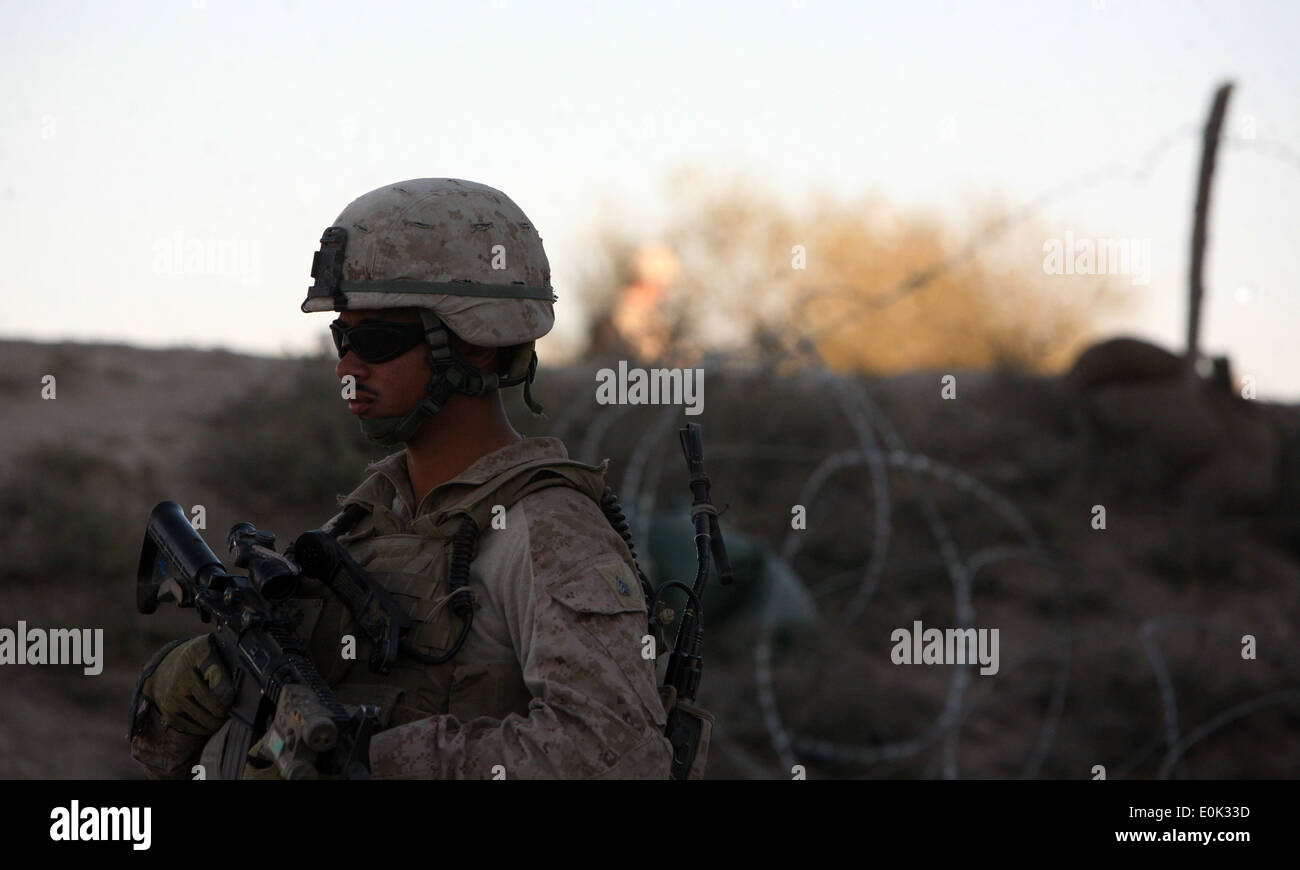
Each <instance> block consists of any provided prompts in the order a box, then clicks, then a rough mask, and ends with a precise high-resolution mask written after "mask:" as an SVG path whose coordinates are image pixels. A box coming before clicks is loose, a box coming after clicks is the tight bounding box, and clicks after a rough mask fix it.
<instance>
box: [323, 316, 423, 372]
mask: <svg viewBox="0 0 1300 870" xmlns="http://www.w3.org/2000/svg"><path fill="white" fill-rule="evenodd" d="M330 335H331V336H332V337H333V338H334V349H335V350H337V351H338V352H339V359H343V355H344V354H346V353H347V352H348V351H349V350H351V351H352V352H353V353H355V354H356V355H357V357H358V358H359V359H360V360H361V361H362V362H367V363H381V362H388V361H389V360H390V359H395V358H397V357H399V356H401V355H402V354H404V353H406V352H407V351H408V350H410V349H411V348H413V347H415V346H416V345H418V344H420V343H421V342H423V341H424V327H423V326H421V325H420V324H418V323H394V322H392V321H391V320H363V321H361V322H360V323H358V324H356V325H355V326H348V325H347V324H346V323H344V322H343V321H342V320H336V321H334V322H333V323H331V324H330Z"/></svg>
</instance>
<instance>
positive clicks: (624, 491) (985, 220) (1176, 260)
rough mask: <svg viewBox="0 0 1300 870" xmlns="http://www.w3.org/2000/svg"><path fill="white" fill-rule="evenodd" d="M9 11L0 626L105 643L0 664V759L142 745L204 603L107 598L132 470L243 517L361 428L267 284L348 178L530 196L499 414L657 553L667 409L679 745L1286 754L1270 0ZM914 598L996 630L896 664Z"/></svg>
mask: <svg viewBox="0 0 1300 870" xmlns="http://www.w3.org/2000/svg"><path fill="white" fill-rule="evenodd" d="M4 16H5V25H6V26H5V27H4V28H3V29H2V31H3V32H0V46H3V49H4V51H3V52H2V53H0V69H3V71H4V74H5V77H6V80H7V81H10V82H11V83H13V85H14V86H13V87H11V88H10V89H9V92H8V94H7V96H6V98H5V99H3V100H0V149H2V150H0V153H2V154H3V157H4V159H3V161H0V251H3V253H4V255H5V256H4V262H5V263H6V268H5V270H4V276H3V278H0V281H3V282H4V287H5V294H4V299H5V303H6V304H5V306H4V313H3V314H2V315H0V396H3V398H4V400H5V401H4V404H3V407H4V411H3V412H2V413H0V440H2V443H4V444H5V446H6V449H5V450H4V451H3V453H0V628H3V627H7V628H13V627H15V625H16V623H17V621H18V620H25V621H26V622H27V623H28V625H31V626H47V627H102V628H104V630H105V635H106V644H107V650H106V658H105V669H104V672H103V674H102V675H100V676H97V677H87V676H84V675H82V673H81V669H80V668H75V667H62V666H59V667H55V666H45V667H40V666H30V667H19V666H3V667H0V703H3V704H4V706H5V709H6V711H7V713H6V715H5V716H4V717H0V776H4V777H89V778H99V777H130V776H138V775H140V773H139V769H138V768H137V767H136V766H135V765H134V763H133V762H132V761H131V760H130V758H129V755H128V753H127V747H126V743H125V740H124V739H123V734H124V732H125V728H126V715H127V706H128V700H129V697H130V692H131V689H132V687H133V685H134V680H135V674H136V673H137V672H138V669H139V667H140V665H141V664H142V663H143V662H144V661H145V660H146V659H147V658H148V656H149V654H150V653H151V652H152V651H153V650H154V649H156V648H157V647H159V646H161V645H162V644H163V643H164V642H166V641H167V640H168V639H170V638H173V637H179V636H184V635H190V634H194V633H197V628H198V623H197V621H196V620H194V618H193V613H192V612H184V613H165V614H160V615H156V616H152V617H143V616H140V615H138V614H136V613H135V612H134V598H133V588H132V584H133V580H134V568H135V561H136V559H137V557H138V553H139V544H140V539H141V535H142V533H143V529H144V524H145V521H146V519H147V516H148V511H149V509H150V508H151V507H152V506H153V505H154V504H155V503H157V502H158V501H160V500H163V499H172V500H176V501H178V502H180V503H182V504H183V505H185V506H186V507H187V508H188V507H190V506H193V505H203V506H204V508H205V511H206V518H207V530H206V531H205V535H206V537H207V539H208V542H209V544H210V545H211V546H213V548H214V549H217V550H218V551H220V550H221V549H222V545H223V540H224V536H225V532H226V530H227V529H228V528H229V527H230V525H231V524H233V523H235V522H237V521H241V520H249V521H252V522H254V523H255V524H257V525H258V526H259V527H264V528H269V529H271V530H274V531H276V532H278V533H279V534H280V536H281V542H282V543H283V542H285V541H287V540H291V539H292V537H293V536H294V535H296V534H297V532H298V531H301V530H303V529H306V528H312V527H315V526H317V525H319V524H320V523H321V522H323V521H324V520H325V519H327V518H328V517H329V516H330V515H331V514H332V513H333V512H334V510H333V509H334V496H335V495H337V494H339V493H342V492H347V491H349V490H351V489H352V488H353V487H354V486H355V485H356V483H357V482H358V481H359V480H360V478H361V475H362V470H363V467H364V464H365V463H366V462H367V461H368V460H370V459H374V458H378V457H380V456H382V455H383V454H384V453H385V452H387V451H385V450H383V449H382V448H375V447H373V446H372V445H370V444H368V443H367V442H366V441H365V439H364V438H362V436H361V435H360V433H359V431H358V430H357V428H356V425H355V422H354V421H352V420H351V419H350V417H349V415H348V414H347V412H346V408H345V407H344V406H343V405H342V403H341V402H340V401H339V400H338V399H337V396H338V392H337V384H336V383H335V381H334V378H333V360H332V359H331V356H332V353H331V352H328V350H327V344H328V338H327V323H328V321H329V319H330V318H329V317H326V316H324V315H316V316H309V315H304V314H301V313H300V312H299V310H298V306H299V304H300V303H301V301H302V299H303V297H304V296H305V290H306V287H307V285H308V284H309V283H310V276H309V271H310V262H311V254H312V253H313V252H314V251H315V250H316V249H317V247H318V244H319V238H320V234H321V231H322V229H323V228H324V227H326V226H328V225H330V223H332V221H333V219H334V217H335V216H336V215H337V214H338V213H339V212H340V211H341V210H342V209H343V207H344V206H345V205H346V204H347V203H348V202H349V201H351V200H352V199H353V198H355V197H357V196H359V195H361V194H362V193H365V192H367V191H369V190H372V189H374V188H376V187H379V186H381V185H384V184H387V183H390V182H394V181H399V180H403V179H407V178H416V177H426V176H447V177H456V178H465V179H470V180H474V181H479V182H482V183H486V184H490V185H492V186H494V187H497V188H499V189H501V190H503V191H504V192H506V193H507V194H508V195H509V196H510V197H511V198H512V199H514V200H515V201H516V202H517V203H518V204H519V205H520V206H521V207H522V208H523V209H524V211H525V212H526V213H527V214H528V215H529V217H530V218H531V219H532V220H533V221H534V223H535V224H536V225H537V226H538V227H539V228H540V229H541V232H542V236H543V238H544V240H545V244H546V249H547V252H548V254H549V257H550V261H551V267H552V282H553V285H554V287H555V291H556V294H557V296H558V297H559V300H558V302H557V303H556V316H557V323H556V328H555V330H554V331H553V332H552V334H551V335H549V336H548V337H547V338H545V339H544V340H543V341H542V342H541V343H540V344H539V355H540V357H541V369H540V373H539V376H538V380H537V384H536V395H537V397H538V398H539V399H540V400H541V401H542V403H543V404H544V405H545V406H546V408H547V414H546V416H545V417H543V418H541V419H536V418H532V417H531V416H530V415H529V414H528V412H527V410H526V409H525V408H524V407H523V405H522V402H520V401H519V398H518V396H517V395H515V394H514V391H512V392H511V393H510V394H509V402H508V403H509V405H510V408H511V416H512V419H513V420H514V421H515V425H516V428H518V429H519V430H520V431H521V432H524V433H525V434H528V435H545V434H551V435H558V436H560V437H562V438H563V439H564V440H565V442H566V444H567V445H568V448H569V451H570V455H571V456H573V457H574V458H577V459H581V460H584V461H599V460H600V459H603V458H606V457H608V458H610V459H611V472H610V477H609V482H610V483H611V484H612V485H613V486H614V487H615V489H616V490H617V491H618V492H619V494H620V497H621V499H622V501H623V503H624V505H625V506H626V507H627V509H628V512H629V514H630V515H631V517H632V520H633V531H634V534H635V535H636V538H637V540H638V542H639V545H640V550H641V551H642V553H643V554H644V558H643V563H644V565H645V567H647V568H648V569H649V572H650V574H651V576H652V577H653V578H655V579H656V580H664V579H688V578H689V576H690V575H691V574H692V573H693V565H692V562H691V553H692V548H691V530H690V524H689V511H688V507H687V499H688V495H689V493H688V490H687V486H686V475H685V467H684V463H683V460H682V457H681V455H680V449H679V447H678V445H677V436H676V434H675V430H676V429H677V428H679V427H680V426H681V425H683V424H684V423H686V422H699V423H701V424H702V425H703V427H704V436H705V456H706V460H707V462H708V465H709V469H710V473H711V476H712V478H713V490H714V497H715V501H716V502H717V503H718V504H719V505H727V507H726V510H725V512H724V515H723V517H722V525H723V528H724V530H725V532H726V533H727V540H728V545H729V547H730V548H731V551H732V557H733V561H734V563H735V567H736V569H737V573H738V574H739V575H741V576H742V578H743V579H742V580H741V582H739V583H737V584H735V585H733V586H729V587H722V586H719V585H711V586H710V588H709V591H708V593H707V594H706V597H705V609H706V613H707V614H708V623H707V625H708V634H707V635H706V648H705V650H706V657H705V676H704V682H703V688H702V691H701V695H700V700H701V702H702V703H703V704H704V705H705V706H706V707H709V708H711V709H712V710H713V711H714V712H715V714H716V715H717V717H718V723H717V726H716V728H715V731H714V738H713V745H712V747H711V751H710V764H709V774H710V776H715V777H723V778H788V777H789V776H791V770H792V768H794V767H795V766H802V767H803V768H804V770H805V772H806V775H808V776H809V777H819V778H885V777H906V778H1013V777H1027V778H1036V777H1043V778H1095V777H1097V776H1098V773H1097V768H1098V767H1101V768H1104V775H1105V776H1107V777H1109V778H1170V777H1172V778H1229V777H1248V778H1253V777H1294V776H1296V775H1297V774H1298V773H1300V727H1298V726H1300V685H1298V683H1297V679H1298V677H1300V659H1298V654H1297V650H1298V649H1300V647H1298V646H1297V644H1296V632H1297V623H1298V621H1300V410H1298V409H1297V405H1296V402H1297V400H1298V399H1300V365H1297V363H1300V352H1298V351H1297V350H1296V347H1295V342H1294V338H1293V335H1294V331H1295V328H1296V326H1297V324H1300V301H1298V300H1300V297H1298V296H1297V294H1296V292H1294V291H1295V287H1296V284H1297V278H1298V277H1300V246H1297V245H1296V244H1295V242H1296V238H1297V229H1300V112H1298V111H1297V106H1300V65H1298V64H1297V62H1296V61H1295V59H1294V55H1295V52H1294V50H1293V46H1291V45H1290V42H1292V41H1293V36H1294V34H1295V33H1297V32H1300V9H1298V8H1297V7H1296V6H1295V5H1294V4H1287V3H1283V2H1276V3H1226V2H1223V3H1213V2H1201V3H1192V2H1188V3H1173V2H1170V3H1158V2H1149V3H1136V2H1121V0H1082V2H1080V0H1074V2H1052V3H1027V2H1026V3H1014V2H999V3H995V4H976V5H970V4H957V3H952V4H946V3H913V4H898V5H895V4H888V5H887V4H863V5H859V4H850V3H830V2H818V0H784V2H775V0H773V2H763V3H748V4H740V3H736V4H723V3H716V4H674V3H656V4H649V3H618V4H614V3H601V2H591V3H546V4H543V3H524V2H520V0H483V2H448V3H422V4H399V3H391V4H373V5H370V6H367V7H365V8H362V7H361V6H359V5H356V4H343V3H306V2H278V3H267V4H251V3H247V4H244V3H225V2H218V0H184V2H171V3H152V4H139V5H133V6H131V7H130V8H121V7H117V6H110V5H107V4H73V3H68V4H62V5H59V6H46V7H32V6H24V5H18V4H6V5H5V6H4ZM1227 82H1231V83H1232V89H1231V91H1230V92H1224V96H1223V100H1224V102H1223V103H1222V105H1221V109H1222V111H1221V113H1220V114H1219V116H1218V117H1217V119H1216V124H1215V125H1214V126H1213V127H1212V128H1211V129H1212V130H1213V131H1214V132H1215V133H1216V134H1217V135H1215V136H1211V137H1207V135H1206V130H1207V125H1208V124H1210V121H1211V117H1212V114H1213V113H1212V111H1211V105H1212V100H1213V99H1214V97H1215V95H1216V92H1218V89H1219V88H1220V87H1221V86H1222V85H1223V84H1224V83H1227ZM1207 141H1209V142H1212V143H1214V144H1215V146H1216V147H1215V149H1214V154H1215V160H1214V163H1213V172H1212V173H1208V172H1205V171H1204V170H1203V168H1202V167H1203V161H1204V155H1205V153H1206V143H1207ZM1202 178H1205V179H1206V180H1207V183H1206V184H1205V185H1204V187H1205V189H1206V191H1207V192H1208V197H1209V198H1208V204H1209V205H1208V211H1207V212H1206V223H1205V230H1206V232H1205V236H1206V240H1207V242H1206V245H1205V247H1204V248H1203V249H1202V254H1203V266H1202V268H1201V271H1200V273H1199V274H1200V278H1199V283H1200V284H1201V285H1203V288H1204V294H1203V298H1201V299H1200V301H1199V302H1196V301H1195V297H1194V295H1193V294H1192V293H1191V286H1192V285H1193V284H1194V283H1197V282H1196V281H1195V280H1194V278H1193V271H1192V260H1193V244H1192V236H1193V225H1194V216H1195V212H1196V203H1197V191H1198V182H1199V181H1200V180H1201V179H1202ZM1193 311H1198V312H1199V324H1198V325H1197V326H1196V327H1195V328H1194V329H1189V318H1190V317H1191V314H1192V312H1193ZM1193 335H1194V339H1193ZM619 360H626V361H628V362H629V364H630V365H634V366H635V365H639V366H644V367H652V366H670V367H699V368H702V369H703V370H704V371H705V374H706V377H705V388H704V397H705V401H704V413H703V414H702V415H700V416H698V417H695V416H691V417H687V416H685V415H684V414H683V413H682V408H681V407H680V406H659V407H656V406H604V405H599V404H597V403H596V401H595V384H596V372H597V371H598V370H599V369H601V368H603V367H606V366H614V365H616V364H617V362H618V361H619ZM48 375H53V376H54V378H55V379H56V383H57V393H56V394H55V395H54V396H53V397H50V396H49V395H48V394H47V395H46V396H44V397H43V390H44V388H45V386H46V382H45V380H44V379H45V378H46V376H48ZM1098 507H1101V508H1103V509H1104V511H1103V514H1104V522H1103V523H1102V524H1101V525H1099V521H1098V516H1099V514H1098V512H1097V508H1098ZM917 619H920V620H922V622H923V623H924V624H925V625H926V626H927V627H940V628H943V627H954V626H978V627H989V628H998V629H999V630H1000V633H1001V667H1000V670H999V673H998V674H997V675H994V676H980V675H979V674H978V671H977V670H974V669H972V668H969V667H947V666H933V667H925V666H899V665H894V664H893V663H892V662H891V660H890V650H891V648H892V643H891V641H890V634H891V632H892V631H893V630H894V629H895V628H900V627H910V626H911V625H912V624H913V621H914V620H917ZM1247 636H1249V637H1250V638H1251V639H1252V642H1251V643H1247V642H1246V640H1245V638H1246V637H1247ZM1248 648H1249V653H1248V654H1247V653H1246V652H1244V651H1245V650H1247V649H1248Z"/></svg>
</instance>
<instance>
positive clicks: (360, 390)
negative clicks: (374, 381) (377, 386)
mask: <svg viewBox="0 0 1300 870" xmlns="http://www.w3.org/2000/svg"><path fill="white" fill-rule="evenodd" d="M356 389H357V398H361V396H362V395H365V396H367V397H368V398H374V399H377V398H379V394H378V393H377V392H375V391H374V390H372V389H370V388H369V387H367V386H365V385H364V384H357V385H356Z"/></svg>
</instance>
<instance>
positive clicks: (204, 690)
mask: <svg viewBox="0 0 1300 870" xmlns="http://www.w3.org/2000/svg"><path fill="white" fill-rule="evenodd" d="M141 694H142V695H143V696H144V697H146V698H148V699H150V700H151V701H152V702H153V704H154V706H156V707H157V708H158V712H159V714H160V715H161V716H162V723H163V725H164V726H165V727H167V728H170V729H172V730H173V731H179V732H180V733H182V734H190V735H195V736H201V737H206V736H208V735H209V734H214V733H216V731H217V729H219V728H220V727H221V726H222V724H224V723H225V721H226V719H228V718H229V717H230V705H231V703H232V702H233V701H234V700H235V686H234V682H233V681H232V680H231V678H230V674H229V673H227V672H226V668H225V666H224V665H223V664H222V663H221V657H220V656H219V655H218V654H217V650H216V647H215V645H214V644H213V643H212V635H209V634H204V635H200V636H199V637H196V638H192V639H190V640H187V641H185V643H183V644H181V645H180V646H178V647H176V648H175V649H174V650H172V651H171V652H170V653H168V654H167V656H166V658H164V659H163V660H162V662H160V663H159V665H158V667H157V668H156V669H155V670H154V672H153V674H151V675H150V676H149V678H148V679H146V680H145V682H144V686H143V688H142V689H141Z"/></svg>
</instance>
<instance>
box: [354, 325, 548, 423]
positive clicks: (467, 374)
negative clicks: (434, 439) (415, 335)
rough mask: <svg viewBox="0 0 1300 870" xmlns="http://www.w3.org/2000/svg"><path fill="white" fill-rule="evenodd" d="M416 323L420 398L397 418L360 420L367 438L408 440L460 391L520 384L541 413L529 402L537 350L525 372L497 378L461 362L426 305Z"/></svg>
mask: <svg viewBox="0 0 1300 870" xmlns="http://www.w3.org/2000/svg"><path fill="white" fill-rule="evenodd" d="M419 312H420V322H421V323H422V324H424V338H425V342H426V343H427V344H428V360H429V369H430V372H431V373H430V375H429V383H428V385H427V386H426V387H425V394H424V398H422V399H420V401H419V402H417V403H416V405H415V407H414V408H412V409H411V410H410V411H407V412H406V413H405V414H403V415H402V416H400V417H376V418H373V419H369V420H367V419H362V420H361V421H360V422H361V431H362V432H364V433H365V434H366V437H367V438H369V439H370V440H371V441H375V442H377V443H379V444H383V445H385V446H387V447H392V446H394V445H396V444H402V443H405V442H407V441H410V440H411V439H412V438H414V437H415V435H416V433H417V432H419V431H420V427H421V426H423V425H424V422H425V421H426V420H428V419H429V418H430V417H432V416H433V415H434V414H437V413H438V412H439V411H441V410H442V408H443V406H444V405H445V404H447V400H448V399H450V398H451V395H452V393H457V392H459V393H464V394H465V395H467V396H482V395H484V394H486V393H490V392H492V391H493V390H495V389H498V388H499V387H503V386H504V387H509V386H514V385H515V384H518V383H521V382H522V383H523V385H524V401H525V402H527V403H528V407H529V409H530V410H531V411H532V412H533V413H534V414H540V413H541V412H542V406H541V405H539V404H537V403H536V402H534V401H533V397H532V394H531V392H530V391H529V387H530V386H531V385H532V380H533V377H534V375H535V374H536V372H537V353H536V352H534V353H533V358H532V360H531V361H530V362H529V365H528V371H527V372H526V373H525V374H522V375H519V376H518V377H515V378H500V377H498V376H497V375H494V374H488V375H485V374H483V373H482V372H480V371H479V370H478V369H476V368H474V366H472V365H470V364H469V363H467V362H465V361H464V360H463V359H461V358H460V357H459V356H457V355H456V352H455V351H453V350H452V349H451V333H450V332H449V331H448V329H447V327H446V325H445V324H443V322H442V321H441V320H439V319H438V317H437V316H436V315H435V314H434V313H433V312H432V311H430V310H428V309H427V308H421V309H419Z"/></svg>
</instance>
